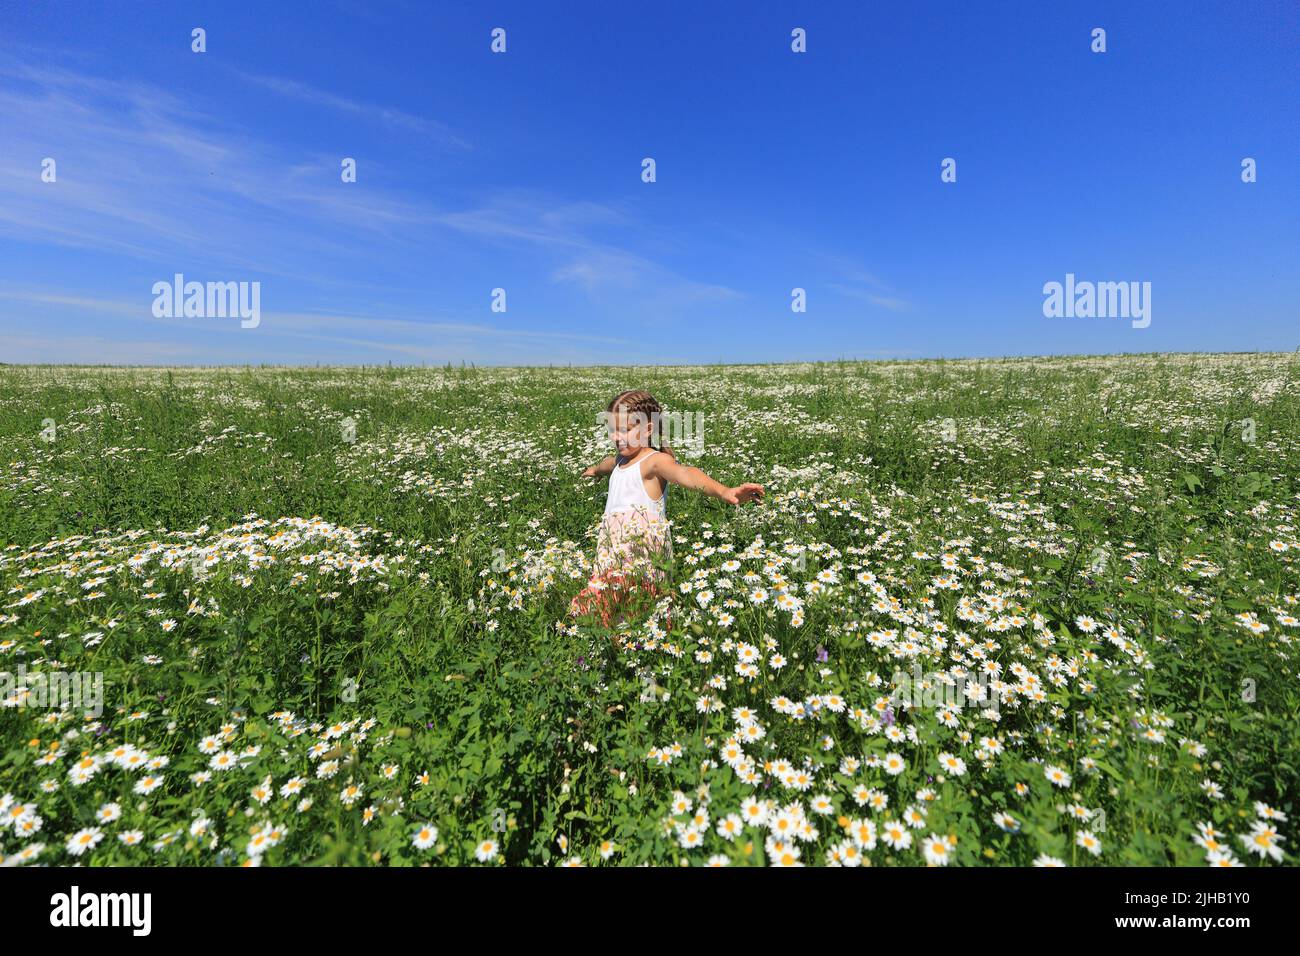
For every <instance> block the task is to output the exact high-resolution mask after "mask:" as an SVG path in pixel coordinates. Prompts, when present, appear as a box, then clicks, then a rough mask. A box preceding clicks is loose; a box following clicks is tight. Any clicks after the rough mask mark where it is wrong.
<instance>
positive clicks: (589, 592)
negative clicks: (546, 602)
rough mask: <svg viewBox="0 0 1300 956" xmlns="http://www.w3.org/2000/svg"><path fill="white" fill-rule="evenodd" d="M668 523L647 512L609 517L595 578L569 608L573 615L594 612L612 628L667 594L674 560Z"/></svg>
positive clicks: (630, 511)
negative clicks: (668, 566)
mask: <svg viewBox="0 0 1300 956" xmlns="http://www.w3.org/2000/svg"><path fill="white" fill-rule="evenodd" d="M672 554H673V543H672V533H671V527H670V525H669V523H668V522H667V521H666V520H664V519H663V518H662V517H660V516H659V515H658V514H657V513H655V512H653V511H650V510H649V509H646V508H628V509H625V510H623V511H616V512H614V513H613V514H609V515H605V516H604V517H603V518H602V519H601V522H600V528H599V530H598V532H597V535H596V559H595V561H594V562H593V564H592V572H591V578H590V580H589V581H588V582H587V586H586V587H585V588H584V589H583V590H582V591H580V592H579V593H578V594H577V595H576V596H575V597H574V598H573V600H572V601H571V602H570V604H569V614H570V615H572V616H584V615H587V614H595V615H596V616H598V617H599V618H600V620H601V623H602V624H605V625H606V626H609V625H610V624H611V623H616V622H617V621H618V620H620V619H622V618H624V617H626V616H627V615H628V613H629V612H630V611H632V610H634V609H635V606H636V605H637V604H639V603H648V602H649V601H653V600H657V599H658V598H660V597H663V596H665V595H667V594H669V593H670V592H669V590H668V574H667V572H666V571H665V569H664V567H663V565H664V564H666V563H667V562H669V561H671V560H672Z"/></svg>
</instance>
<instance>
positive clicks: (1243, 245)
mask: <svg viewBox="0 0 1300 956" xmlns="http://www.w3.org/2000/svg"><path fill="white" fill-rule="evenodd" d="M0 8H2V9H0V12H2V13H3V18H4V21H5V24H6V30H5V33H4V35H3V37H0V118H2V121H0V243H2V246H0V247H2V248H3V250H4V255H3V256H0V361H11V362H14V361H16V362H32V361H52V362H110V363H148V364H173V363H174V364H189V363H205V364H206V363H229V362H241V363H242V362H250V363H260V362H273V363H316V362H322V363H358V362H365V363H373V362H388V361H391V362H393V363H394V364H398V363H416V364H418V363H422V362H423V363H430V364H434V363H442V362H447V361H451V362H457V363H459V362H461V361H465V362H475V363H481V364H509V365H522V364H527V365H533V364H549V363H558V364H563V363H574V364H587V363H598V364H639V363H679V362H683V363H685V362H771V361H787V360H814V359H836V358H917V357H934V356H950V357H951V356H997V355H1024V354H1055V353H1107V352H1145V351H1165V350H1180V351H1181V350H1211V351H1243V350H1272V349H1281V350H1291V349H1295V348H1297V347H1298V346H1300V306H1298V303H1300V269H1298V268H1297V263H1298V261H1300V257H1298V255H1297V254H1298V253H1300V108H1298V107H1300V69H1297V66H1298V65H1300V4H1296V3H1294V2H1292V0H1260V2H1252V3H1248V4H1238V3H1227V2H1224V3H1205V2H1187V0H1181V2H1169V3H1164V2H1159V3H1157V2H1150V3H1148V2H1144V3H1141V4H1133V3H1080V2H1053V3H1050V4H1047V3H1037V2H1029V0H1023V2H1014V3H1013V2H1006V3H997V2H991V3H978V4H972V3H967V2H955V0H953V2H916V3H905V4H884V3H867V2H855V3H823V2H818V3H798V4H796V3H764V2H746V3H743V4H741V3H699V2H693V3H686V2H656V3H651V4H631V3H627V4H624V3H609V2H604V3H594V2H592V3H588V2H563V3H547V4H541V3H536V2H528V3H492V2H481V3H480V2H474V3H464V2H456V3H416V2H391V3H383V2H374V3H370V2H366V3H343V2H334V3H328V2H322V3H320V4H316V5H314V6H313V8H308V7H307V6H306V5H303V4H296V3H295V4H290V3H275V2H266V3H256V4H241V5H235V4H230V3H224V2H223V3H186V4H183V5H182V4H172V3H122V4H101V3H91V2H76V3H74V2H50V3H44V2H42V3H30V2H18V0H0ZM308 9H310V10H311V12H304V11H306V10H308ZM194 27H203V28H204V29H205V30H206V31H207V51H206V52H205V53H202V54H199V53H194V52H192V51H191V49H190V46H191V30H192V29H193V28H194ZM496 27H501V28H504V29H505V30H506V45H507V47H506V53H504V54H493V53H492V52H491V50H490V42H491V36H490V34H491V31H492V29H493V28H496ZM795 27H802V28H804V29H806V31H807V38H808V39H807V46H808V52H807V53H804V54H796V53H794V52H792V51H791V49H790V43H791V40H790V32H791V30H792V29H793V28H795ZM1094 27H1102V28H1104V29H1105V30H1106V45H1107V51H1106V52H1105V53H1104V54H1096V53H1093V52H1092V51H1091V49H1090V44H1091V31H1092V29H1093V28H1094ZM46 157H50V158H53V159H55V161H56V163H57V181H56V182H53V183H47V182H42V181H41V168H42V161H43V159H44V158H46ZM343 157H353V158H355V159H356V161H357V169H358V175H357V182H355V183H344V182H342V181H341V178H340V161H341V160H342V158H343ZM644 157H653V158H654V159H655V162H656V166H657V170H656V171H657V181H656V182H654V183H644V182H642V181H641V161H642V159H643V158H644ZM945 157H952V158H954V159H955V160H956V161H957V181H956V182H955V183H943V182H941V181H940V163H941V161H942V160H943V159H944V158H945ZM1244 157H1252V158H1254V159H1255V160H1256V162H1257V168H1258V181H1257V182H1255V183H1251V184H1246V183H1243V182H1242V181H1241V161H1242V159H1243V158H1244ZM178 272H179V273H183V274H184V276H185V277H186V279H187V280H198V281H204V282H206V281H222V282H226V281H247V282H253V281H256V282H260V283H261V298H260V302H261V321H260V324H259V325H258V326H257V328H248V329H245V328H241V327H240V323H239V321H238V320H237V319H229V318H197V317H195V318H156V317H154V315H153V313H152V305H153V300H154V296H153V293H152V286H153V283H155V282H157V281H170V280H171V277H172V276H173V275H174V274H175V273H178ZM1067 273H1073V274H1075V275H1076V277H1077V278H1078V279H1079V280H1093V281H1139V282H1150V283H1151V320H1152V321H1151V324H1150V326H1149V327H1147V328H1144V329H1134V328H1132V327H1131V323H1130V322H1129V321H1128V320H1127V319H1122V318H1046V317H1044V315H1043V299H1044V296H1043V291H1042V289H1043V285H1044V283H1046V282H1051V281H1064V278H1065V275H1066V274H1067ZM796 287H800V288H803V289H805V290H806V291H807V312H806V313H803V314H797V313H794V312H792V311H791V308H790V302H791V290H792V289H793V288H796ZM494 288H503V289H505V290H506V303H507V311H506V312H504V313H500V312H493V311H492V309H491V302H492V298H491V296H492V290H493V289H494Z"/></svg>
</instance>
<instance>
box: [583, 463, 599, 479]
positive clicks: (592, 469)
mask: <svg viewBox="0 0 1300 956" xmlns="http://www.w3.org/2000/svg"><path fill="white" fill-rule="evenodd" d="M582 477H584V478H595V477H596V466H595V465H592V466H591V467H590V468H588V469H587V470H586V471H584V472H583V473H582Z"/></svg>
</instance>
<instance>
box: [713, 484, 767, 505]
mask: <svg viewBox="0 0 1300 956" xmlns="http://www.w3.org/2000/svg"><path fill="white" fill-rule="evenodd" d="M722 500H723V501H725V502H726V503H727V504H729V505H743V504H744V503H745V502H747V501H762V500H763V486H762V485H756V484H754V483H753V482H752V481H747V482H745V483H744V484H743V485H736V487H734V488H728V489H727V493H726V494H725V495H723V496H722Z"/></svg>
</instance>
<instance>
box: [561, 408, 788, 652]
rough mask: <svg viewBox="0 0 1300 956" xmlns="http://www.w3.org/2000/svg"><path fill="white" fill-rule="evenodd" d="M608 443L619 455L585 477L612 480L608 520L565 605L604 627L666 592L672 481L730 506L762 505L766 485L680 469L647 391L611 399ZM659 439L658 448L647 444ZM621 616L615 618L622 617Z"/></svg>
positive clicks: (592, 469)
mask: <svg viewBox="0 0 1300 956" xmlns="http://www.w3.org/2000/svg"><path fill="white" fill-rule="evenodd" d="M605 412H606V416H605V420H606V423H607V427H608V429H609V434H610V438H611V439H612V440H613V442H614V445H615V446H616V447H617V449H618V454H616V455H611V456H609V457H608V458H606V459H604V460H603V461H601V462H600V463H599V464H596V465H592V466H591V467H590V468H588V469H587V470H586V471H584V472H583V473H582V474H583V477H584V478H597V477H600V476H601V475H609V493H608V494H607V495H606V498H605V514H604V517H603V518H602V519H601V522H600V528H599V531H598V533H597V544H596V560H595V565H594V568H593V570H592V575H591V580H590V581H588V582H587V587H586V588H585V589H584V590H583V591H582V592H581V593H579V594H578V595H577V596H576V597H575V598H574V599H573V601H572V603H571V604H570V605H569V613H570V615H573V616H576V615H580V614H588V613H592V612H594V613H596V614H598V615H599V616H600V619H601V622H602V623H603V624H605V625H606V626H608V625H609V624H610V621H611V618H613V616H614V614H615V612H617V611H620V610H622V611H624V612H626V610H627V605H628V603H629V599H633V598H637V597H640V598H645V597H650V598H657V597H660V596H662V595H663V594H666V593H667V584H668V576H667V574H666V573H665V571H664V569H663V565H664V564H665V563H666V562H667V561H670V560H671V559H672V537H671V534H670V531H669V522H668V516H667V512H666V508H665V506H666V503H667V498H668V485H669V483H672V484H675V485H682V486H684V487H686V488H694V489H695V490H697V491H702V492H704V493H705V494H706V495H712V496H713V497H715V498H719V499H721V500H722V501H725V502H726V503H727V504H729V505H741V504H745V503H746V502H750V501H761V500H762V499H763V486H762V485H757V484H754V483H753V482H746V483H744V484H740V485H736V486H735V487H734V488H729V487H727V486H726V485H723V484H720V483H719V482H716V481H714V480H713V479H712V478H710V477H709V476H708V475H706V474H705V473H704V472H702V471H701V470H700V469H698V468H692V467H690V466H684V465H681V464H679V463H678V461H677V458H676V456H675V455H674V454H673V450H672V449H671V448H669V447H668V446H667V445H665V444H664V442H663V421H662V411H661V409H660V407H659V403H658V402H656V401H655V400H654V397H653V396H652V395H651V394H650V393H649V392H646V391H641V390H636V391H629V392H621V393H619V394H618V395H615V396H614V397H613V399H611V400H610V403H609V405H608V406H606V408H605ZM652 438H657V439H658V444H659V447H658V448H656V447H654V445H653V444H652V443H651V441H652ZM626 616H627V615H626V613H624V614H622V615H620V616H619V618H618V620H619V621H621V620H623V619H625V617H626Z"/></svg>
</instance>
